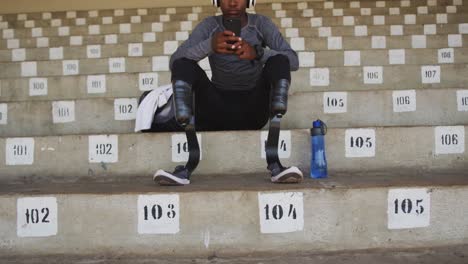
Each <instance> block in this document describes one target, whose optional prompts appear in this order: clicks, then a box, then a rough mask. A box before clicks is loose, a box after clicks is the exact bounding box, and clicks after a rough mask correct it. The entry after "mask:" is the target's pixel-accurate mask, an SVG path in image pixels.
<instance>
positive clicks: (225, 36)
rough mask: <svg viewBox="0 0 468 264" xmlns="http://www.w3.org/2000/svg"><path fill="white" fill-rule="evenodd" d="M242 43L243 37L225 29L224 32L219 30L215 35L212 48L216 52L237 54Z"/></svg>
mask: <svg viewBox="0 0 468 264" xmlns="http://www.w3.org/2000/svg"><path fill="white" fill-rule="evenodd" d="M230 43H231V44H230ZM241 43H242V39H241V38H240V37H238V36H235V34H234V32H232V31H229V30H225V31H223V32H218V33H216V34H215V35H214V36H213V38H212V40H211V48H212V49H213V51H214V52H215V53H220V54H236V51H238V50H239V46H240V45H241Z"/></svg>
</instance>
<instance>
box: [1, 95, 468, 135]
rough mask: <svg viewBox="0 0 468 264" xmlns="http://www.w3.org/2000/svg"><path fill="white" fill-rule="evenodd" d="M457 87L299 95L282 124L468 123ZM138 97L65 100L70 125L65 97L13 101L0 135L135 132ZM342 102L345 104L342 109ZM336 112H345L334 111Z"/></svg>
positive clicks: (291, 100)
mask: <svg viewBox="0 0 468 264" xmlns="http://www.w3.org/2000/svg"><path fill="white" fill-rule="evenodd" d="M458 91H459V90H458V89H444V90H439V89H437V90H434V89H424V90H417V91H415V90H413V91H412V92H411V91H406V93H403V94H402V93H401V92H402V91H373V92H372V91H356V92H341V94H339V95H335V94H333V92H331V93H330V92H326V93H321V92H301V93H294V94H292V95H290V97H289V111H288V114H287V115H285V117H284V121H283V122H282V128H283V129H295V128H310V127H311V121H312V120H315V119H317V118H320V119H321V120H323V121H325V123H327V126H328V127H329V128H336V127H341V128H347V127H370V126H415V125H416V126H437V125H453V124H458V125H468V120H467V115H468V112H466V111H459V110H458V108H459V107H460V106H459V104H460V102H459V101H460V100H465V101H466V102H465V104H466V105H465V109H467V108H468V99H461V98H458V96H457V92H458ZM467 91H468V90H467ZM343 93H344V94H345V95H343ZM467 93H468V92H467ZM413 96H414V98H413ZM394 97H402V98H403V99H401V100H404V98H406V97H407V98H408V99H407V100H408V102H407V105H404V106H403V104H405V103H403V102H400V105H398V104H397V102H396V101H395V100H397V99H394ZM466 98H468V95H467V96H466ZM122 100H123V101H122ZM137 100H138V98H116V99H114V98H107V99H97V98H96V99H84V100H66V101H65V102H67V103H68V104H70V103H72V104H73V107H71V108H68V107H69V105H66V106H64V105H62V106H60V107H61V108H62V109H64V110H62V112H63V111H65V112H66V113H67V116H68V115H70V116H72V119H69V120H68V122H67V123H58V122H62V121H59V120H63V119H60V117H59V114H58V111H59V110H53V109H55V108H54V106H53V105H54V103H56V102H61V101H31V102H13V103H8V104H7V106H8V124H6V125H3V129H2V131H1V132H0V136H1V137H14V136H19V137H27V136H45V135H67V134H103V133H104V134H112V133H117V134H121V133H132V132H133V131H134V123H135V120H134V119H135V115H136V111H137V110H136V109H137ZM333 100H335V104H336V105H337V106H336V107H333V102H332V101H333ZM338 102H339V103H340V104H341V103H342V104H343V107H339V106H338V104H339V103H338ZM461 104H463V103H461ZM122 107H124V108H122ZM408 107H409V108H411V107H414V109H413V110H412V109H409V108H408ZM122 109H123V110H122ZM336 111H338V112H341V113H331V112H336ZM395 111H408V112H395ZM129 112H130V113H129ZM32 113H34V115H33V114H32ZM122 116H123V117H122ZM62 118H64V117H62ZM122 118H129V119H127V120H122Z"/></svg>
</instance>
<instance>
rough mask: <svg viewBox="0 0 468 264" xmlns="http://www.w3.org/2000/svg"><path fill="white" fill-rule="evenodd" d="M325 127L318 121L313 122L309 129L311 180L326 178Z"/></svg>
mask: <svg viewBox="0 0 468 264" xmlns="http://www.w3.org/2000/svg"><path fill="white" fill-rule="evenodd" d="M326 133H327V126H326V125H325V123H324V122H322V120H320V119H318V120H316V121H314V122H313V127H312V128H311V129H310V137H311V143H310V144H311V150H312V157H311V159H310V177H311V178H315V179H317V178H326V177H327V158H326V157H325V134H326Z"/></svg>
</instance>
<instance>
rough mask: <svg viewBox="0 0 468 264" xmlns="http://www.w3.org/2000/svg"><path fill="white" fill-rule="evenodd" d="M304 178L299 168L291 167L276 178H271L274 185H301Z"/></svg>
mask: <svg viewBox="0 0 468 264" xmlns="http://www.w3.org/2000/svg"><path fill="white" fill-rule="evenodd" d="M303 178H304V176H303V175H302V172H301V171H300V170H299V169H298V168H297V167H294V166H293V167H290V168H287V169H286V170H284V171H282V172H281V173H280V174H278V175H277V176H275V177H271V181H272V182H273V183H300V182H301V181H302V179H303Z"/></svg>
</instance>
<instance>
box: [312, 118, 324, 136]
mask: <svg viewBox="0 0 468 264" xmlns="http://www.w3.org/2000/svg"><path fill="white" fill-rule="evenodd" d="M312 126H313V128H311V129H310V135H311V136H323V135H325V134H326V133H327V125H326V124H325V123H324V122H323V121H322V120H320V119H317V120H316V121H314V122H313V123H312Z"/></svg>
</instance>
